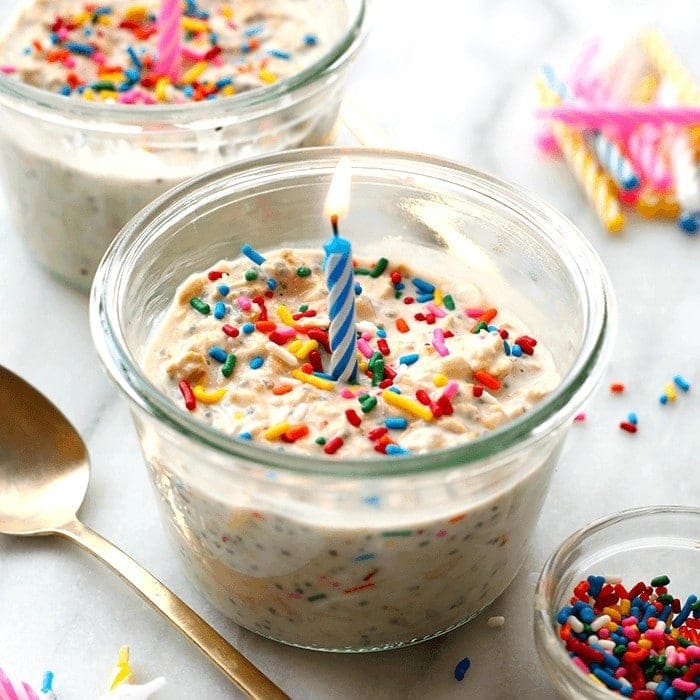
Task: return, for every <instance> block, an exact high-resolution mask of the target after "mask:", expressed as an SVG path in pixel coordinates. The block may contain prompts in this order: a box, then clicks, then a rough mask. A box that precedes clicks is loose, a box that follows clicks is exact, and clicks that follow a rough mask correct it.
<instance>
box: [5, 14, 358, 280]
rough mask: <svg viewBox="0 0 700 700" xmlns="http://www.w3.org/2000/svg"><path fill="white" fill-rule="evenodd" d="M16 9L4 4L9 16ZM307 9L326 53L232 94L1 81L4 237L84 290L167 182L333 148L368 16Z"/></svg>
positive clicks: (169, 184)
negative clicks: (150, 97) (148, 101)
mask: <svg viewBox="0 0 700 700" xmlns="http://www.w3.org/2000/svg"><path fill="white" fill-rule="evenodd" d="M24 4H26V3H23V2H20V0H11V7H12V8H13V9H14V8H18V7H20V6H22V5H24ZM77 4H78V3H77V2H76V5H77ZM315 5H316V6H315V8H314V10H313V12H314V13H315V16H316V17H318V21H319V26H322V27H323V26H325V32H324V36H326V37H327V41H328V50H327V51H325V52H324V53H322V54H321V56H320V58H319V59H318V60H316V61H315V62H313V63H312V64H311V65H309V66H307V67H306V68H304V69H303V70H301V71H300V72H298V73H296V74H293V75H291V76H289V77H286V78H283V79H281V80H279V81H278V82H276V83H274V84H273V85H270V86H268V87H265V88H261V89H256V90H250V91H248V92H242V93H241V94H239V95H235V96H232V97H225V98H222V99H217V100H203V101H201V102H191V103H186V104H154V105H123V104H110V103H107V102H90V101H86V100H79V99H73V98H67V97H64V96H63V95H60V94H58V93H53V92H49V91H48V90H43V89H39V88H37V87H34V86H32V85H28V84H25V83H21V82H19V81H17V80H15V79H13V78H12V77H10V76H6V75H3V74H2V73H0V186H1V187H2V189H3V190H4V194H5V198H6V201H7V208H8V212H9V216H10V221H11V225H12V229H13V230H14V231H15V232H16V233H17V234H18V235H19V236H21V238H22V239H23V240H24V243H25V245H26V246H27V247H28V249H29V250H30V252H31V253H32V254H33V256H34V258H35V260H36V261H37V262H38V263H39V264H40V265H41V266H42V267H44V268H46V269H48V270H49V271H50V272H51V273H53V274H54V275H55V276H57V277H59V278H60V279H61V280H62V281H64V282H66V283H67V284H69V285H71V286H73V287H77V288H79V289H81V290H83V291H87V290H88V289H89V288H90V283H91V281H92V277H93V275H94V272H95V270H96V269H97V265H98V263H99V262H100V259H101V258H102V255H103V254H104V252H105V250H106V249H107V246H108V245H109V243H110V242H111V241H112V239H113V238H114V236H116V234H117V232H118V231H119V229H121V228H122V226H124V225H125V224H126V222H127V221H128V220H129V219H130V218H131V217H132V216H134V215H135V214H136V213H137V212H138V211H139V210H141V209H143V207H145V206H146V205H147V204H149V203H150V202H151V201H153V200H154V199H155V198H156V197H158V196H159V195H161V194H163V193H164V192H165V191H166V190H168V189H170V188H171V187H173V186H174V185H176V184H178V183H179V182H182V181H183V180H186V179H187V178H189V177H194V176H196V175H200V174H201V173H204V172H206V171H208V170H212V169H213V168H216V167H219V166H222V165H225V164H227V163H231V162H233V161H236V160H240V159H242V158H248V157H251V156H255V155H262V154H264V153H271V152H275V151H283V150H285V149H290V148H299V147H304V146H321V145H326V144H328V143H330V142H332V140H333V137H334V127H335V124H336V121H337V118H338V111H339V109H340V103H341V100H342V96H343V91H344V88H345V82H346V78H347V74H348V69H349V67H350V65H351V64H352V62H353V60H354V58H355V56H356V55H357V52H358V50H359V49H360V47H361V45H362V44H363V42H364V39H365V37H366V35H367V29H368V25H367V8H366V2H365V0H315ZM3 21H6V20H5V18H4V17H3Z"/></svg>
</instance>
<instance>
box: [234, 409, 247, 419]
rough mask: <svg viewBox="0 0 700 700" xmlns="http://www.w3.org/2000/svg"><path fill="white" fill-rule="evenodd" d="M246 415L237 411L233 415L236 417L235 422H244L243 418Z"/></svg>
mask: <svg viewBox="0 0 700 700" xmlns="http://www.w3.org/2000/svg"><path fill="white" fill-rule="evenodd" d="M244 415H245V413H243V411H236V412H235V413H234V414H233V417H234V419H235V420H243V416H244Z"/></svg>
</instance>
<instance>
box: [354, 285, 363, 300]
mask: <svg viewBox="0 0 700 700" xmlns="http://www.w3.org/2000/svg"><path fill="white" fill-rule="evenodd" d="M360 294H362V285H361V284H360V283H359V282H355V296H358V297H359V296H360Z"/></svg>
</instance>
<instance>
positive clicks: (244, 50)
mask: <svg viewBox="0 0 700 700" xmlns="http://www.w3.org/2000/svg"><path fill="white" fill-rule="evenodd" d="M241 53H250V46H248V44H243V46H241Z"/></svg>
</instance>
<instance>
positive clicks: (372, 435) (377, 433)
mask: <svg viewBox="0 0 700 700" xmlns="http://www.w3.org/2000/svg"><path fill="white" fill-rule="evenodd" d="M388 432H389V428H386V427H385V426H383V425H380V426H379V427H378V428H374V429H373V430H370V431H369V432H368V433H367V437H368V438H369V439H370V440H372V441H374V440H379V438H380V437H382V436H384V435H386V434H387V433H388Z"/></svg>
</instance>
